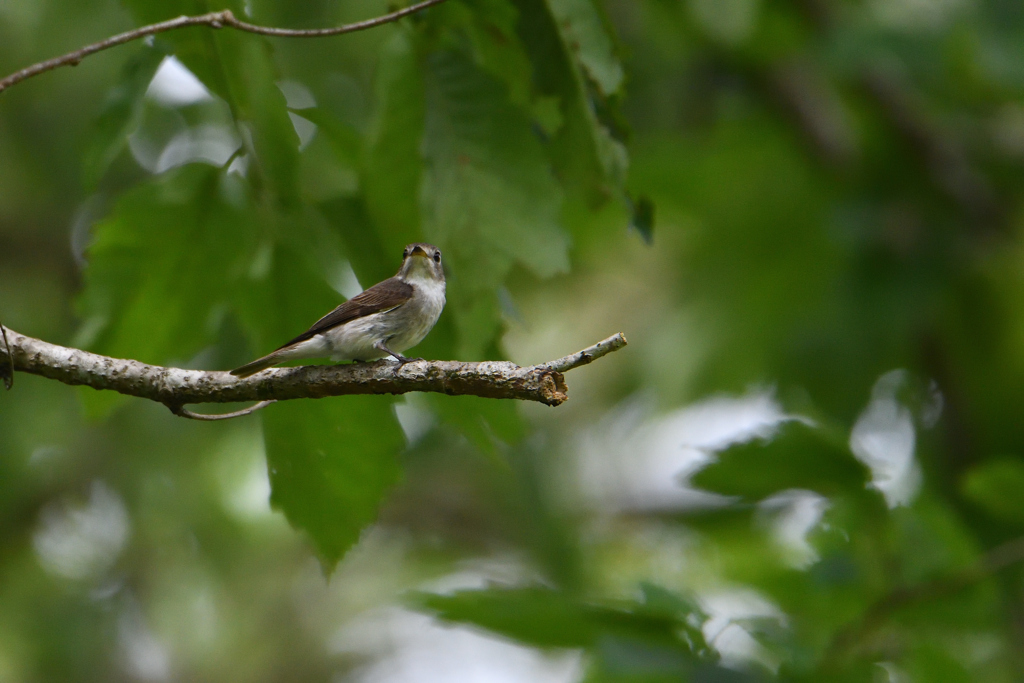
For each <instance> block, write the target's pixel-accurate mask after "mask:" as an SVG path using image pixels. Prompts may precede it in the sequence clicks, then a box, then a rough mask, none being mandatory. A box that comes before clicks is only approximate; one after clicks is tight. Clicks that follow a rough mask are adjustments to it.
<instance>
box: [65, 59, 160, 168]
mask: <svg viewBox="0 0 1024 683" xmlns="http://www.w3.org/2000/svg"><path fill="white" fill-rule="evenodd" d="M165 56H166V55H165V53H164V52H163V51H162V50H160V49H158V48H155V47H143V48H142V49H141V50H139V52H138V53H137V54H135V55H134V56H133V57H132V58H131V59H130V60H129V61H128V63H127V64H125V67H124V70H123V72H122V75H121V80H120V81H119V82H118V84H117V85H116V86H114V87H113V88H112V89H111V90H110V92H109V93H108V94H107V99H106V101H105V102H104V103H103V109H102V110H101V111H100V115H99V116H98V117H97V118H96V123H95V125H94V129H93V133H92V135H91V136H90V137H89V140H88V143H87V145H86V148H85V151H84V152H83V153H82V183H83V184H84V185H85V186H86V187H87V188H95V187H96V185H97V184H98V183H99V181H100V179H101V178H102V177H103V174H104V173H106V171H107V169H108V168H109V167H110V164H111V163H113V161H114V159H116V158H117V156H118V155H119V154H120V153H121V151H122V150H123V149H124V148H125V146H126V145H127V144H128V135H129V134H130V133H131V132H132V131H133V130H134V129H135V128H136V127H137V126H138V123H139V119H140V117H141V115H142V105H143V102H144V96H145V94H146V89H147V88H148V87H149V82H150V81H152V80H153V75H154V74H155V73H156V70H157V67H159V66H160V63H161V61H163V59H164V57H165Z"/></svg>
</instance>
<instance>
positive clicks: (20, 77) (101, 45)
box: [0, 0, 445, 92]
mask: <svg viewBox="0 0 1024 683" xmlns="http://www.w3.org/2000/svg"><path fill="white" fill-rule="evenodd" d="M442 2H445V0H423V2H417V3H416V4H413V5H409V6H408V7H405V8H403V9H400V10H395V11H394V12H389V13H388V14H384V15H381V16H379V17H374V18H372V19H366V20H364V21H357V22H355V23H353V24H345V25H344V26H334V27H331V28H315V29H289V28H275V27H271V26H257V25H256V24H250V23H248V22H245V21H241V20H239V19H236V18H235V15H234V14H232V13H231V10H221V11H219V12H209V13H207V14H199V15H195V16H182V17H177V18H175V19H168V20H167V21H161V22H159V23H156V24H150V25H148V26H140V27H139V28H136V29H132V30H131V31H125V32H124V33H119V34H117V35H116V36H111V37H109V38H106V39H104V40H101V41H99V42H97V43H92V44H90V45H86V46H85V47H83V48H80V49H78V50H75V51H73V52H69V53H67V54H65V55H61V56H60V57H54V58H53V59H47V60H46V61H45V62H39V63H37V64H33V65H32V66H27V67H25V68H24V69H21V70H20V71H15V72H14V73H13V74H11V75H10V76H7V77H6V78H4V79H2V80H0V92H3V91H4V90H6V89H7V88H9V87H11V86H12V85H14V84H16V83H20V82H21V81H24V80H25V79H28V78H31V77H33V76H37V75H39V74H41V73H45V72H47V71H52V70H53V69H56V68H58V67H61V66H78V64H79V63H80V62H81V61H82V60H83V59H85V58H86V57H88V56H89V55H93V54H96V53H97V52H102V51H103V50H108V49H110V48H112V47H117V46H118V45H124V44H125V43H130V42H132V41H133V40H138V39H139V38H145V37H147V36H153V35H156V34H158V33H165V32H167V31H174V30H176V29H179V28H186V27H188V26H207V27H209V28H233V29H235V30H238V31H245V32H247V33H257V34H259V35H264V36H276V37H278V38H322V37H325V36H337V35H341V34H343V33H353V32H354V31H364V30H366V29H368V28H373V27H375V26H380V25H382V24H387V23H390V22H392V21H398V20H399V19H401V18H402V17H406V16H408V15H410V14H413V13H415V12H419V11H420V10H424V9H426V8H428V7H430V6H432V5H439V4H441V3H442Z"/></svg>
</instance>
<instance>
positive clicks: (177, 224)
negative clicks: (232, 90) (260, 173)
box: [78, 164, 254, 408]
mask: <svg viewBox="0 0 1024 683" xmlns="http://www.w3.org/2000/svg"><path fill="white" fill-rule="evenodd" d="M238 182H239V181H238V179H237V178H233V177H231V176H224V175H223V174H222V173H221V172H220V171H219V170H218V169H215V168H211V167H209V166H205V165H199V164H196V165H190V166H185V167H182V168H180V169H177V170H175V171H171V172H168V173H167V174H165V175H164V176H162V177H160V178H158V179H154V180H153V181H152V182H149V183H147V184H144V185H141V186H139V187H137V188H135V189H133V190H131V191H130V192H128V193H126V194H125V195H124V196H123V197H122V198H121V199H120V201H119V202H118V203H117V205H116V206H115V207H114V210H113V212H112V213H111V215H110V216H109V217H108V218H106V219H105V220H103V221H101V222H100V223H98V224H97V225H96V227H95V229H94V238H93V241H92V244H91V245H90V246H89V249H88V251H87V259H88V266H87V268H86V270H85V288H84V290H83V292H82V294H81V296H80V298H79V301H78V310H79V312H80V313H81V314H82V316H83V317H84V318H85V319H86V323H85V325H84V326H83V329H84V330H89V335H88V336H89V337H91V338H90V339H84V340H82V341H83V342H88V346H89V348H91V349H93V350H95V351H97V352H99V353H103V354H106V355H109V356H114V357H116V358H134V359H137V360H141V361H143V362H148V363H164V362H166V361H168V360H170V359H177V360H179V361H181V360H186V359H188V358H189V357H191V356H192V355H194V354H195V353H196V352H197V351H199V350H200V349H201V348H202V347H203V346H205V345H207V344H208V343H210V342H211V341H212V339H213V336H214V332H215V330H216V323H217V315H218V312H219V311H221V310H223V307H224V306H225V304H226V302H227V301H228V300H229V299H230V298H231V297H232V294H233V292H234V290H235V288H236V287H237V286H238V285H239V282H240V281H241V279H242V276H243V274H244V272H245V269H246V268H247V266H248V263H249V260H250V259H251V256H252V250H253V244H252V239H251V235H252V230H251V226H252V224H253V222H254V218H253V216H252V215H251V214H250V213H249V211H248V210H247V209H246V208H245V206H244V203H243V204H242V205H237V204H235V203H234V202H232V201H228V200H227V199H226V197H225V195H226V194H229V190H230V188H231V187H234V191H236V192H244V191H243V190H241V188H239V187H236V184H237V183H238ZM226 186H228V187H226ZM83 395H87V396H95V397H97V400H98V401H99V403H96V404H95V407H96V408H101V403H102V404H106V402H105V401H104V400H103V399H99V398H98V397H99V396H100V394H96V393H94V392H90V393H88V394H83Z"/></svg>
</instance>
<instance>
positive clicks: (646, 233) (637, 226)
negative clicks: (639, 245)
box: [629, 195, 654, 245]
mask: <svg viewBox="0 0 1024 683" xmlns="http://www.w3.org/2000/svg"><path fill="white" fill-rule="evenodd" d="M629 206H630V209H631V210H630V220H629V227H631V228H633V229H634V230H636V231H637V232H638V233H640V236H641V237H643V238H644V242H646V243H647V244H648V245H650V244H653V243H654V202H653V201H651V198H650V197H648V196H647V195H643V196H641V197H640V198H638V199H637V200H635V201H634V200H632V199H630V200H629Z"/></svg>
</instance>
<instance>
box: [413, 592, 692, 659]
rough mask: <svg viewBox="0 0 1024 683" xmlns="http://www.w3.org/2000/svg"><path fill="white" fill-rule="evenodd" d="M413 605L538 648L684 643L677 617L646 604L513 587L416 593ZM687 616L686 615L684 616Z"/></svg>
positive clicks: (439, 615) (447, 619)
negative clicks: (622, 641)
mask: <svg viewBox="0 0 1024 683" xmlns="http://www.w3.org/2000/svg"><path fill="white" fill-rule="evenodd" d="M412 597H413V600H414V605H415V606H417V607H419V608H421V609H425V610H428V611H431V612H433V613H434V614H436V615H437V616H438V617H439V618H441V619H444V620H446V621H453V622H461V623H469V624H475V625H477V626H481V627H483V628H486V629H488V630H490V631H494V632H495V633H499V634H501V635H504V636H508V637H509V638H514V639H515V640H518V641H520V642H523V643H526V644H529V645H535V646H538V647H558V648H564V647H594V646H595V645H596V644H597V643H598V642H600V641H601V640H603V639H606V638H609V637H614V638H628V639H632V640H639V641H644V642H648V643H651V644H659V645H676V646H679V645H681V644H680V643H679V641H678V640H677V638H676V633H677V628H678V619H677V617H676V616H675V615H673V616H670V617H666V616H662V615H659V614H653V613H645V612H644V611H643V608H642V605H634V604H630V603H625V604H623V605H621V606H619V605H615V606H609V605H602V604H591V603H586V602H583V601H581V600H579V599H578V598H576V597H574V596H573V595H571V594H569V593H566V592H564V591H557V590H551V589H548V588H508V589H492V590H481V591H461V592H458V593H455V594H453V595H430V594H424V593H420V594H415V595H413V596H412ZM680 616H681V617H682V618H685V615H680Z"/></svg>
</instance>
